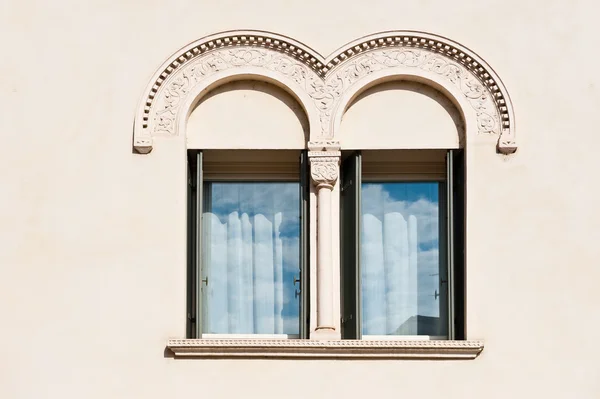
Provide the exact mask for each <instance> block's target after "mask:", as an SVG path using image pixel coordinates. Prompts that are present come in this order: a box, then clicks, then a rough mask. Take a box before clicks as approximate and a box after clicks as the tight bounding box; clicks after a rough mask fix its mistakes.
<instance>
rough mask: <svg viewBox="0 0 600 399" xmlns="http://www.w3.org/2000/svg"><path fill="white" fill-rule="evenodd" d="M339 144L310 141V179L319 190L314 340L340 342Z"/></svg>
mask: <svg viewBox="0 0 600 399" xmlns="http://www.w3.org/2000/svg"><path fill="white" fill-rule="evenodd" d="M339 148H340V147H339V143H337V142H323V143H320V142H310V143H309V152H308V158H309V160H310V176H311V178H312V181H313V183H314V185H315V186H316V191H317V326H316V329H315V332H314V333H313V334H312V335H311V338H312V339H322V340H331V339H340V332H339V331H336V328H335V326H336V323H335V320H334V313H335V312H334V306H333V298H334V295H339V293H337V292H336V290H334V282H333V246H332V241H331V236H332V228H333V226H332V223H331V214H332V212H334V211H337V210H334V209H332V206H331V192H332V191H333V187H334V186H335V183H336V181H337V179H338V175H339V163H340V155H341V153H340V151H339Z"/></svg>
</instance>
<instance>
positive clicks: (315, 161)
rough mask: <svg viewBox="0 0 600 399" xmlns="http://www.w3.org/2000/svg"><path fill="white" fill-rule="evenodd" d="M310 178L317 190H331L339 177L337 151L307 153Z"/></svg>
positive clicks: (338, 154) (338, 155) (338, 156)
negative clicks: (322, 188)
mask: <svg viewBox="0 0 600 399" xmlns="http://www.w3.org/2000/svg"><path fill="white" fill-rule="evenodd" d="M308 157H309V159H310V177H311V178H312V180H313V182H314V183H315V185H316V186H317V187H318V188H321V187H326V188H330V189H331V188H333V186H334V185H335V183H336V181H337V179H338V176H339V166H338V165H339V163H340V152H339V151H309V153H308Z"/></svg>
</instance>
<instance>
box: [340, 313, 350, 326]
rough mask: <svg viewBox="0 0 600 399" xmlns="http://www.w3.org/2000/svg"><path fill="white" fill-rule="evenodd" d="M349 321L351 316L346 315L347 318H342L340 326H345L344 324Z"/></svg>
mask: <svg viewBox="0 0 600 399" xmlns="http://www.w3.org/2000/svg"><path fill="white" fill-rule="evenodd" d="M350 320H352V315H351V314H350V315H348V317H342V320H341V321H342V324H345V323H346V322H349V321H350Z"/></svg>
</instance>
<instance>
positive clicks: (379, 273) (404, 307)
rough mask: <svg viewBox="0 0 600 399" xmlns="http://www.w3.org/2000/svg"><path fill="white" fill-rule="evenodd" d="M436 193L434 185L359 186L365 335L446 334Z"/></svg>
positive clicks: (363, 324) (438, 186)
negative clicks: (360, 190) (360, 189)
mask: <svg viewBox="0 0 600 399" xmlns="http://www.w3.org/2000/svg"><path fill="white" fill-rule="evenodd" d="M439 193H440V183H438V182H424V183H412V182H411V183H406V182H403V183H398V182H394V183H363V185H362V202H361V203H362V206H361V207H362V209H361V242H360V245H361V294H362V333H363V335H429V336H446V335H447V322H446V320H447V319H446V317H447V310H446V309H447V306H446V303H447V302H446V298H447V294H446V286H447V284H445V281H446V280H447V279H446V276H445V274H446V272H445V269H446V267H445V262H440V252H441V248H440V233H439V232H440V228H439V220H440V217H439V214H440V212H439V203H440V201H439ZM442 281H444V284H441V282H442Z"/></svg>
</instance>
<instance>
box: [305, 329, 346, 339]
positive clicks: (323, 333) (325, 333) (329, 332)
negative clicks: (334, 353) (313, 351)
mask: <svg viewBox="0 0 600 399" xmlns="http://www.w3.org/2000/svg"><path fill="white" fill-rule="evenodd" d="M310 339H314V340H317V341H338V340H340V339H342V336H341V334H340V333H339V332H338V331H335V329H334V328H332V327H321V328H317V329H316V330H315V331H313V332H312V333H311V334H310Z"/></svg>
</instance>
